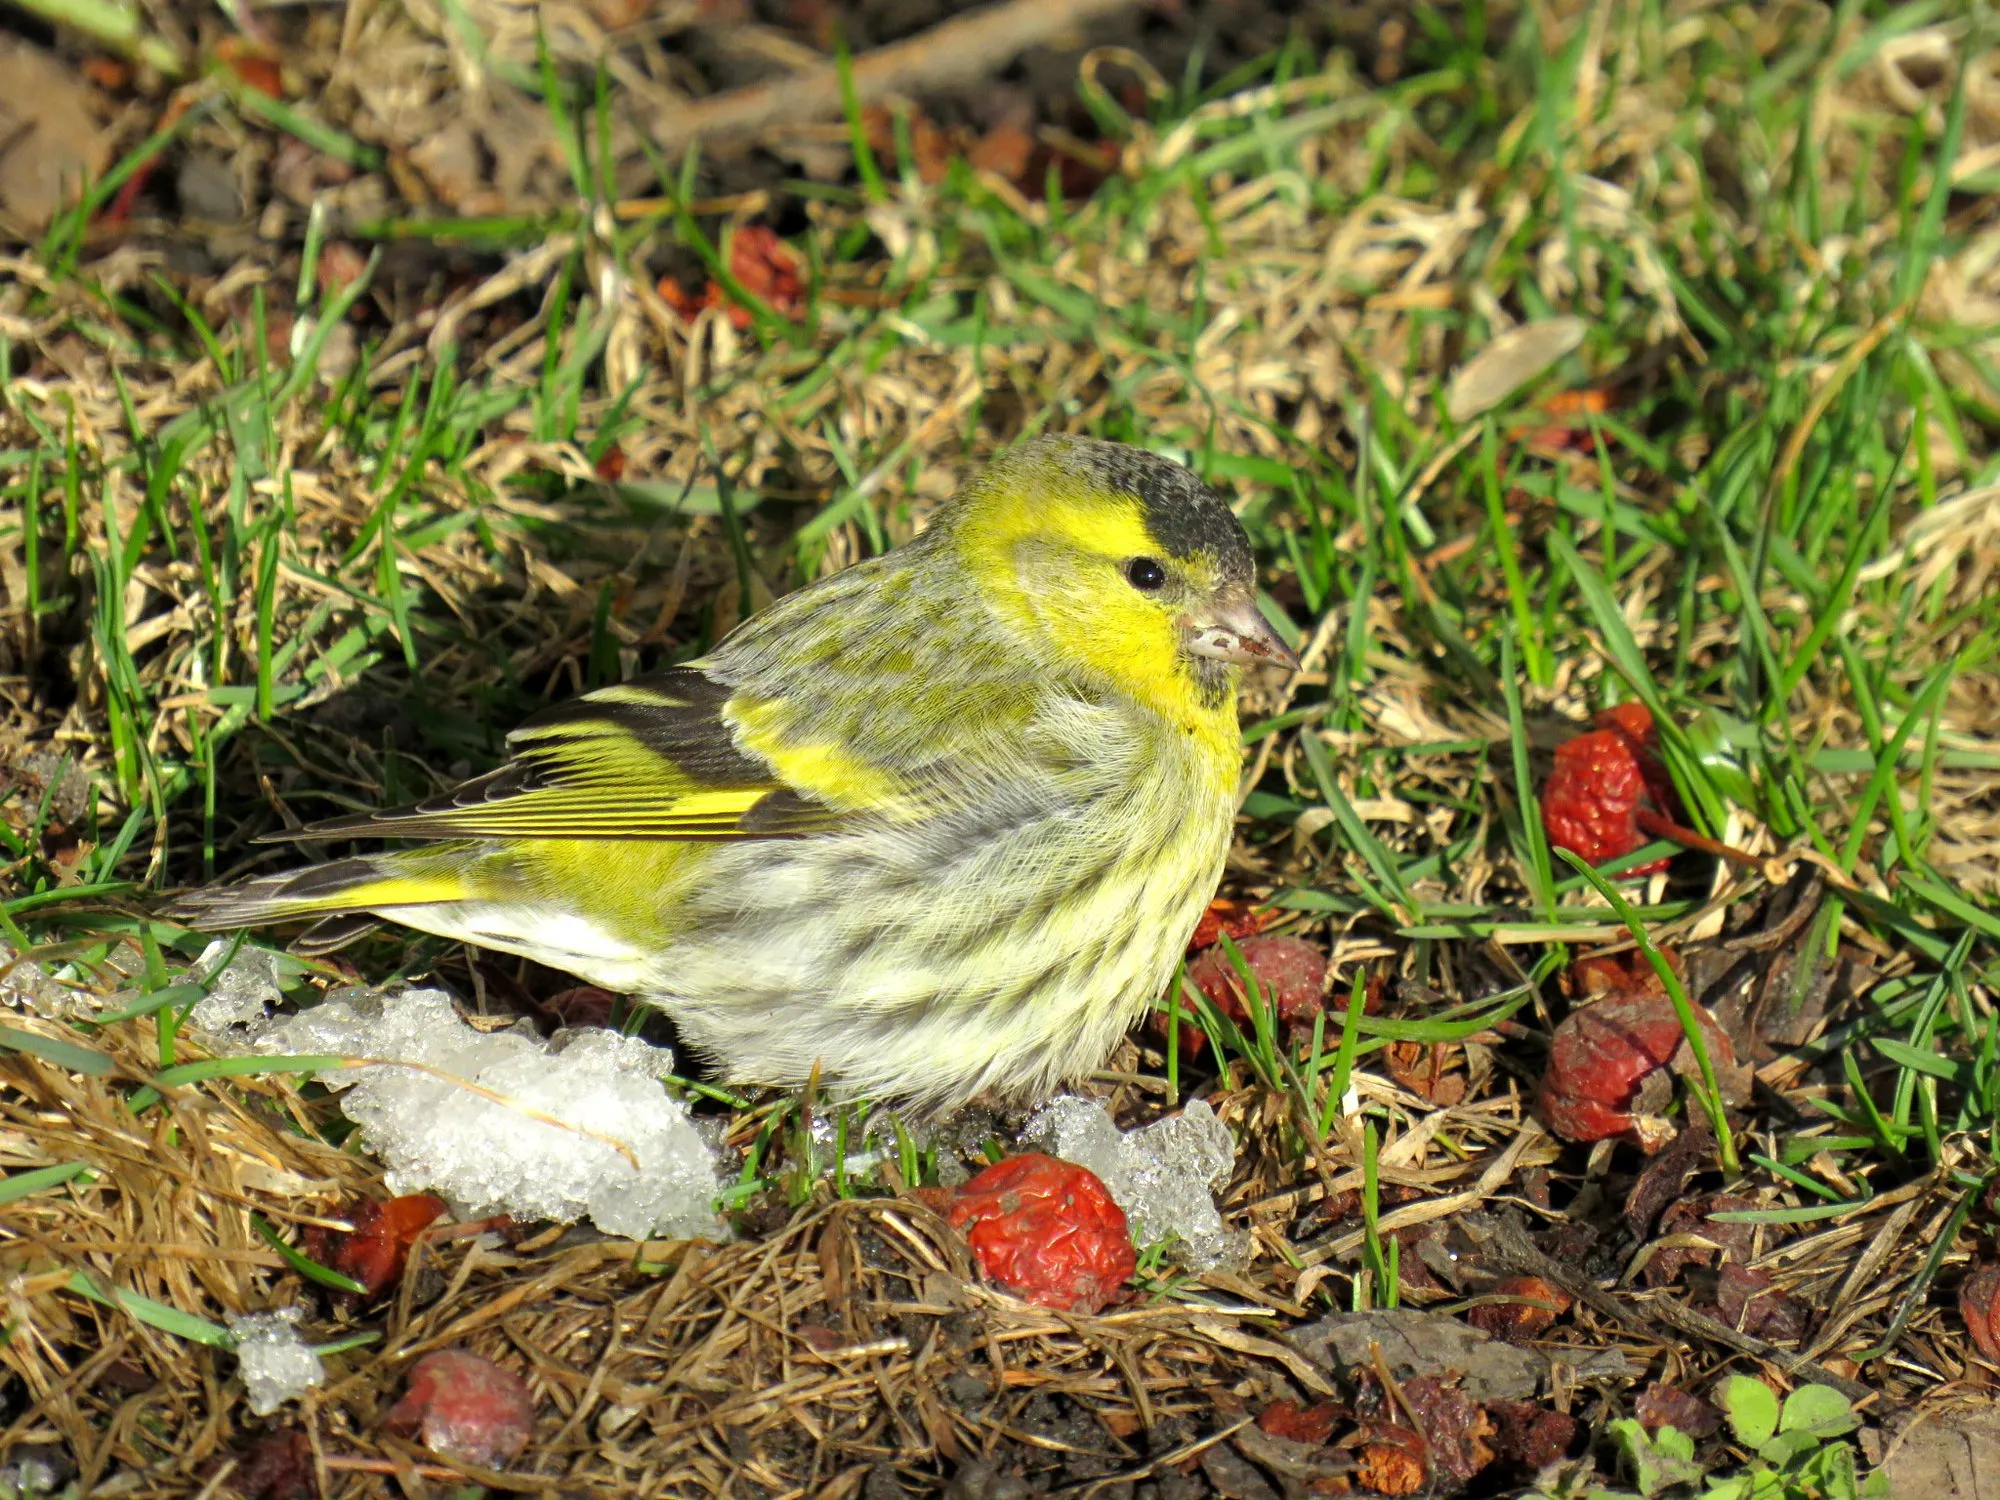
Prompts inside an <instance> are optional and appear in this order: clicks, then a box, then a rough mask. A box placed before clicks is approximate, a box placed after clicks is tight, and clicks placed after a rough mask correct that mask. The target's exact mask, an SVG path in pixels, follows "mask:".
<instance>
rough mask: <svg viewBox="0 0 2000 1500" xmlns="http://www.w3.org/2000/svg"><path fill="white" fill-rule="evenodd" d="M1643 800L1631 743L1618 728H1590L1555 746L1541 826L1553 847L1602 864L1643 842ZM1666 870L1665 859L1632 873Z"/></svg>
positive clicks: (1641, 774) (1643, 787) (1643, 790)
mask: <svg viewBox="0 0 2000 1500" xmlns="http://www.w3.org/2000/svg"><path fill="white" fill-rule="evenodd" d="M1647 798H1648V792H1647V788H1646V776H1645V772H1644V770H1643V769H1642V768H1641V767H1640V764H1639V755H1638V753H1637V751H1636V750H1635V749H1634V748H1633V745H1632V741H1631V739H1630V738H1629V737H1628V736H1627V735H1626V734H1625V733H1624V732H1622V731H1621V730H1617V729H1593V730H1592V731H1591V732H1590V733H1588V734H1580V735H1578V736H1577V737H1576V738H1575V739H1572V740H1565V741H1564V742H1563V743H1562V744H1560V745H1558V746H1556V764H1555V769H1554V770H1553V771H1551V772H1550V773H1549V779H1548V781H1547V782H1546V783H1545V784H1544V785H1543V787H1542V827H1543V829H1544V830H1545V831H1546V832H1547V833H1548V836H1549V842H1550V843H1551V844H1554V845H1555V846H1556V847H1557V848H1558V849H1568V850H1570V851H1571V852H1573V853H1575V854H1577V855H1579V856H1581V857H1582V858H1583V859H1586V860H1588V861H1589V862H1590V863H1591V864H1593V865H1601V864H1603V863H1604V862H1605V861H1606V860H1612V859H1618V858H1620V857H1621V856H1623V855H1627V854H1630V853H1631V852H1632V851H1633V850H1634V849H1637V848H1638V847H1639V846H1640V845H1641V844H1643V843H1645V842H1646V837H1645V835H1644V834H1642V833H1641V832H1640V831H1639V821H1638V812H1639V808H1640V806H1641V805H1642V804H1643V803H1645V802H1646V801H1647ZM1666 867H1667V862H1666V861H1665V860H1664V859H1658V860H1651V861H1648V862H1647V863H1646V864H1645V865H1643V866H1637V867H1635V868H1634V869H1633V870H1632V871H1631V873H1632V874H1634V875H1650V874H1653V873H1654V872H1656V871H1659V870H1664V869H1665V868H1666Z"/></svg>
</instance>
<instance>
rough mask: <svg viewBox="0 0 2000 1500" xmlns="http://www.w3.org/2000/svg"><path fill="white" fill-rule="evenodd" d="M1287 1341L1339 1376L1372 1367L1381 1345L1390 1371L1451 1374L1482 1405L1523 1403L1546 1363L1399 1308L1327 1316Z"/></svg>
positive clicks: (1438, 1317)
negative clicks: (1488, 1403)
mask: <svg viewBox="0 0 2000 1500" xmlns="http://www.w3.org/2000/svg"><path fill="white" fill-rule="evenodd" d="M1292 1343H1293V1345H1294V1346H1295V1347H1297V1348H1299V1349H1300V1350H1302V1351H1304V1352H1305V1353H1306V1355H1307V1356H1308V1357H1310V1358H1312V1359H1314V1360H1316V1361H1318V1362H1319V1363H1321V1364H1323V1365H1325V1366H1327V1367H1328V1368H1329V1369H1331V1370H1332V1371H1334V1373H1335V1374H1336V1375H1340V1376H1344V1375H1345V1374H1346V1372H1347V1371H1349V1370H1353V1369H1357V1368H1359V1369H1366V1368H1371V1367H1372V1366H1373V1365H1374V1362H1375V1349H1374V1348H1373V1347H1372V1346H1380V1350H1381V1358H1382V1360H1383V1362H1384V1363H1385V1364H1386V1365H1387V1366H1388V1368H1389V1369H1390V1370H1391V1371H1393V1372H1397V1373H1398V1374H1400V1373H1401V1372H1402V1371H1405V1370H1407V1371H1409V1372H1410V1373H1411V1374H1415V1375H1445V1374H1450V1375H1455V1376H1457V1377H1458V1378H1459V1381H1460V1383H1461V1385H1463V1387H1464V1389H1465V1393H1466V1395H1468V1396H1470V1397H1471V1398H1472V1399H1473V1400H1474V1401H1477V1402H1480V1403H1482V1404H1483V1403H1485V1402H1488V1401H1497V1400H1502V1399H1512V1400H1526V1399H1527V1398H1529V1397H1530V1396H1533V1395H1534V1394H1535V1392H1536V1391H1537V1390H1538V1389H1539V1388H1540V1387H1541V1386H1542V1385H1543V1384H1545V1383H1546V1382H1547V1379H1548V1374H1549V1363H1548V1361H1547V1360H1546V1359H1544V1358H1543V1357H1542V1356H1541V1355H1539V1354H1537V1353H1535V1352H1534V1351H1533V1350H1529V1349H1519V1348H1516V1347H1515V1346H1514V1345H1512V1344H1505V1343H1502V1342H1501V1341H1500V1340H1499V1339H1496V1338H1494V1337H1492V1336H1491V1335H1490V1334H1485V1333H1481V1332H1480V1331H1479V1330H1478V1329H1476V1328H1473V1327H1470V1326H1468V1325H1467V1324H1464V1323H1461V1322H1459V1321H1458V1319H1456V1318H1453V1317H1448V1316H1446V1315H1445V1314H1443V1313H1433V1312H1419V1311H1416V1310H1414V1309H1411V1308H1404V1307H1399V1308H1387V1309H1378V1310H1375V1311H1370V1312H1347V1313H1331V1314H1329V1315H1328V1316H1326V1317H1324V1318H1321V1319H1319V1320H1318V1321H1317V1322H1313V1323H1308V1324H1307V1325H1306V1326H1305V1327H1303V1328H1300V1329H1298V1330H1297V1331H1296V1332H1294V1333H1293V1335H1292Z"/></svg>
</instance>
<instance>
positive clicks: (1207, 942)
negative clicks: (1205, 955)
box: [1187, 896, 1277, 953]
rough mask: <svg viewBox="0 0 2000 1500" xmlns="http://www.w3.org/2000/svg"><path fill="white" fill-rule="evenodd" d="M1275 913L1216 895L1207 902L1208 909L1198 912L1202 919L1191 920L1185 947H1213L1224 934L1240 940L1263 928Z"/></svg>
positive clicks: (1197, 950) (1194, 949)
mask: <svg viewBox="0 0 2000 1500" xmlns="http://www.w3.org/2000/svg"><path fill="white" fill-rule="evenodd" d="M1276 915H1277V913H1276V912H1268V911H1256V910H1253V909H1252V908H1251V907H1250V906H1248V905H1247V904H1245V903H1244V902H1241V901H1231V900H1230V899H1229V898H1228V897H1226V896H1217V897H1216V898H1215V899H1214V900H1213V901H1211V902H1209V903H1208V910H1207V911H1205V912H1203V913H1202V914H1201V920H1200V921H1199V922H1197V923H1195V924H1194V935H1193V936H1192V937H1190V938H1189V939H1188V940H1187V951H1188V952H1190V953H1199V952H1200V951H1201V950H1202V949H1204V948H1212V947H1214V946H1215V945H1216V944H1217V943H1219V942H1221V941H1222V939H1223V938H1225V937H1228V938H1233V939H1235V940H1236V941H1237V942H1239V943H1240V942H1242V941H1243V939H1245V938H1247V937H1250V936H1252V935H1253V934H1255V933H1257V932H1260V931H1262V930H1263V928H1264V926H1265V925H1266V924H1267V923H1269V922H1270V921H1271V919H1272V918H1273V917H1275V916H1276Z"/></svg>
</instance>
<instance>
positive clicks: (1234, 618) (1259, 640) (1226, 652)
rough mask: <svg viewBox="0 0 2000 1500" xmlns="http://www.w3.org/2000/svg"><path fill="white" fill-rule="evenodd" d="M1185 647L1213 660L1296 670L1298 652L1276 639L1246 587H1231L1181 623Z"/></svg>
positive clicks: (1275, 634) (1276, 636) (1276, 634)
mask: <svg viewBox="0 0 2000 1500" xmlns="http://www.w3.org/2000/svg"><path fill="white" fill-rule="evenodd" d="M1183 623H1184V624H1185V625H1186V628H1187V633H1188V637H1187V642H1188V650H1190V651H1192V652H1193V653H1194V654H1195V655H1196V656H1207V657H1212V658H1213V659H1215V660H1216V661H1229V662H1235V663H1237V664H1238V665H1239V666H1246V667H1248V666H1255V665H1257V664H1259V663H1261V662H1270V663H1273V664H1275V665H1277V666H1281V667H1283V668H1284V669H1285V670H1286V671H1288V672H1296V671H1298V669H1299V658H1298V653H1297V652H1295V651H1293V650H1292V648H1291V647H1290V646H1287V645H1286V644H1285V643H1284V642H1283V641H1281V640H1279V639H1278V632H1277V631H1275V630H1273V629H1272V628H1271V625H1270V622H1269V621H1268V620H1266V619H1265V618H1264V616H1263V615H1262V613H1260V612H1259V610H1258V608H1257V600H1256V597H1255V596H1254V595H1253V594H1251V592H1250V591H1249V590H1248V589H1244V590H1241V591H1237V590H1231V591H1230V592H1228V593H1226V594H1222V595H1220V596H1218V597H1217V598H1216V600H1215V601H1214V602H1213V603H1212V604H1211V605H1209V607H1208V608H1206V609H1204V610H1202V611H1200V612H1199V613H1198V614H1195V615H1193V616H1191V617H1190V618H1188V619H1187V620H1186V621H1184V622H1183Z"/></svg>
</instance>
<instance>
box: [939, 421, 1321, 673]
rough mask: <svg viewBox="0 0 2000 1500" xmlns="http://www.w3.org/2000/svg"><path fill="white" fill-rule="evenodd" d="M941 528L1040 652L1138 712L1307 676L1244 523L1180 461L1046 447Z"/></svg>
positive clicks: (1003, 465) (981, 481) (986, 484)
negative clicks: (1261, 603) (1260, 603)
mask: <svg viewBox="0 0 2000 1500" xmlns="http://www.w3.org/2000/svg"><path fill="white" fill-rule="evenodd" d="M938 523H940V526H941V529H942V530H943V531H944V533H945V536H944V538H941V540H945V541H946V542H947V545H949V546H951V547H952V548H953V549H954V550H955V551H956V552H957V553H958V555H959V556H960V557H961V559H962V560H963V561H964V563H965V565H966V566H967V567H968V568H969V569H970V570H971V573H972V576H973V580H974V582H975V584H976V586H977V587H979V588H980V589H981V590H982V592H983V593H984V595H985V597H986V598H988V599H989V600H990V601H991V602H992V603H993V604H994V606H995V607H996V608H997V609H998V610H999V611H1000V612H1001V613H1002V614H1003V615H1004V616H1005V617H1007V618H1008V619H1009V620H1010V622H1012V623H1014V624H1015V625H1017V626H1018V627H1019V628H1020V629H1021V630H1022V631H1023V632H1024V633H1025V634H1026V635H1027V637H1028V638H1029V640H1030V642H1031V645H1032V648H1033V649H1036V650H1040V651H1043V652H1045V653H1047V654H1048V656H1049V658H1050V661H1051V664H1052V665H1054V666H1057V667H1069V668H1072V669H1077V670H1081V671H1086V672H1089V673H1092V674H1094V675H1097V676H1101V677H1109V678H1111V679H1112V680H1113V681H1115V682H1116V683H1118V684H1119V685H1120V686H1121V687H1123V688H1125V689H1126V690H1127V691H1129V692H1131V693H1132V694H1133V695H1134V696H1136V697H1138V698H1140V699H1141V701H1144V702H1149V703H1152V704H1155V705H1156V706H1160V707H1169V706H1171V705H1172V704H1173V703H1175V702H1176V701H1177V699H1178V698H1179V697H1182V696H1185V695H1187V694H1189V693H1192V694H1193V695H1194V697H1195V699H1196V701H1197V702H1199V703H1200V704H1201V705H1202V706H1204V707H1207V708H1210V709H1213V708H1215V707H1218V706H1220V704H1221V703H1222V702H1223V701H1226V700H1227V699H1228V698H1229V696H1230V694H1231V692H1232V690H1233V681H1232V678H1233V674H1232V672H1231V670H1230V669H1231V667H1232V666H1238V665H1249V664H1252V663H1258V662H1271V663H1276V664H1278V665H1281V666H1285V667H1289V668H1296V667H1297V666H1298V664H1299V663H1298V658H1297V657H1296V656H1295V655H1293V653H1292V651H1291V649H1290V648H1289V647H1287V646H1286V645H1285V643H1284V642H1283V641H1282V640H1280V639H1279V638H1278V635H1277V633H1276V632H1275V631H1274V630H1272V628H1271V626H1270V625H1269V624H1268V623H1267V622H1266V621H1265V619H1264V617H1263V615H1262V614H1260V613H1259V612H1258V609H1257V599H1256V575H1255V565H1254V563H1253V561H1252V558H1251V555H1250V542H1249V539H1248V538H1247V537H1246V536H1245V535H1244V534H1243V527H1242V524H1241V523H1240V522H1238V521H1237V519H1236V517H1235V516H1234V515H1232V514H1231V513H1230V510H1229V507H1228V506H1226V505H1224V504H1223V503H1222V500H1221V499H1220V498H1219V497H1218V496H1217V495H1216V494H1215V492H1214V491H1213V490H1211V489H1209V488H1208V486H1207V485H1205V484H1203V483H1202V482H1201V480H1200V479H1198V478H1196V477H1195V475H1194V474H1193V472H1192V471H1190V470H1189V469H1187V468H1185V467H1183V466H1182V465H1180V464H1177V463H1175V462H1173V461H1172V460H1171V459H1165V458H1161V457H1158V456H1157V455H1155V454H1151V453H1148V452H1146V451H1144V450H1143V449H1139V448H1131V447H1127V446H1125V445H1124V444H1120V443H1107V442H1100V441H1096V440H1093V439H1088V438H1074V437H1046V438H1041V439H1038V440H1036V441H1034V442H1031V443H1025V444H1023V445H1022V446H1020V447H1019V448H1016V449H1014V450H1013V451H1012V452H1010V453H1007V454H1004V455H1002V456H1001V457H1000V458H998V459H996V460H995V461H994V462H993V463H992V464H991V465H990V466H989V467H988V468H987V469H986V470H985V472H984V473H982V474H980V475H979V476H978V477H977V478H976V479H975V480H973V482H972V483H971V484H970V485H969V486H968V487H967V488H966V490H965V491H964V492H963V493H962V494H961V496H960V498H959V500H958V501H957V502H956V503H955V504H954V505H952V506H950V507H948V508H947V511H946V512H945V513H942V514H941V515H940V516H939V517H938Z"/></svg>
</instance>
